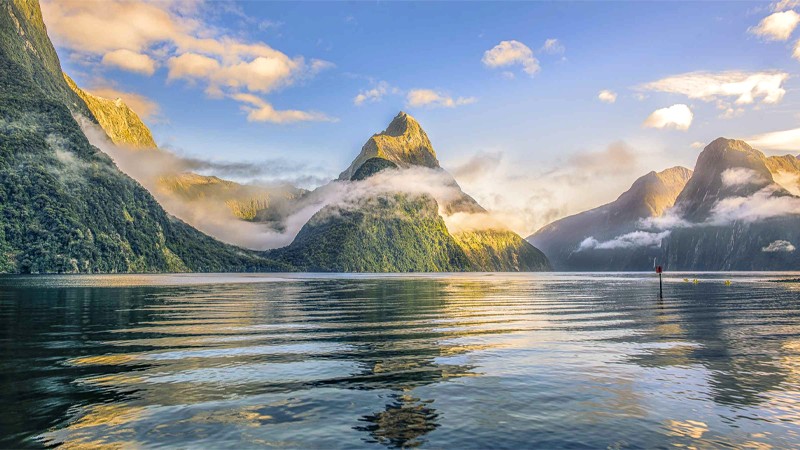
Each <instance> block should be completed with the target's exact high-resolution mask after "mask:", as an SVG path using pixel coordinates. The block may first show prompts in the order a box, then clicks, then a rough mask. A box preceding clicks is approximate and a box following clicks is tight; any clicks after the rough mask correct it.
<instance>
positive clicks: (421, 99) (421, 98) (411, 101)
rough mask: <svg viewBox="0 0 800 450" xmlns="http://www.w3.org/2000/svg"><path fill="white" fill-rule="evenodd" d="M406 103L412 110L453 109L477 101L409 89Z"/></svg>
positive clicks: (430, 91)
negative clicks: (418, 108) (422, 107)
mask: <svg viewBox="0 0 800 450" xmlns="http://www.w3.org/2000/svg"><path fill="white" fill-rule="evenodd" d="M406 101H407V104H408V106H409V107H412V108H414V107H420V106H430V107H444V108H455V107H456V106H462V105H469V104H470V103H475V102H476V101H477V99H476V98H475V97H458V98H453V97H450V96H448V95H445V94H443V93H441V92H437V91H434V90H431V89H411V90H410V91H408V95H407V96H406Z"/></svg>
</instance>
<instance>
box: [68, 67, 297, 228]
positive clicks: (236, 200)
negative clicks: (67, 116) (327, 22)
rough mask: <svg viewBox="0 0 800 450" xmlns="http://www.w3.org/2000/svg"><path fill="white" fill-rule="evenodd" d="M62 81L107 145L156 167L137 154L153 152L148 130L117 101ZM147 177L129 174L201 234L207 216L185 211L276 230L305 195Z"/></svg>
mask: <svg viewBox="0 0 800 450" xmlns="http://www.w3.org/2000/svg"><path fill="white" fill-rule="evenodd" d="M64 79H65V80H66V81H67V85H68V86H69V87H70V89H72V91H73V92H74V93H75V94H77V95H78V96H79V97H80V98H81V99H82V100H83V101H84V102H85V104H86V107H87V108H88V109H89V111H90V112H91V114H92V115H93V116H94V117H95V118H96V119H97V120H98V124H99V125H100V126H101V128H102V129H103V131H105V133H106V134H107V135H108V137H109V138H111V140H112V142H113V143H114V144H115V145H118V146H120V149H119V150H121V151H128V150H133V151H134V152H135V158H128V159H129V160H130V161H129V163H130V164H134V165H137V166H143V167H149V166H155V165H157V164H158V162H157V161H158V160H154V156H155V155H154V154H153V153H152V152H150V151H140V150H156V151H157V150H158V147H157V146H156V143H155V141H154V140H153V137H152V133H151V132H150V129H149V128H147V125H145V124H144V122H142V120H141V119H140V118H139V116H138V115H137V114H136V113H135V112H134V111H133V110H132V109H130V108H129V107H128V106H127V105H126V104H125V103H124V102H123V101H122V100H121V99H115V100H112V99H107V98H104V97H101V96H98V95H94V94H91V93H88V92H86V91H84V90H83V89H81V88H80V87H78V85H77V84H76V83H75V82H74V81H73V80H72V79H71V78H70V77H69V76H68V75H67V74H64ZM120 162H121V161H117V163H120ZM139 172H142V173H139ZM152 172H153V171H152V170H145V171H137V170H130V171H129V172H128V174H129V175H131V176H132V177H134V178H136V179H137V181H139V182H140V183H142V184H143V185H144V186H145V187H146V188H147V189H148V190H150V193H151V194H153V195H154V196H155V197H156V199H157V200H158V201H159V203H160V204H161V205H162V206H163V207H164V208H165V209H167V210H168V211H169V212H170V214H173V215H176V216H180V217H181V219H182V220H185V221H186V222H187V223H189V224H190V225H192V226H195V227H198V228H201V229H202V228H204V225H205V222H204V220H205V219H206V218H208V217H209V214H185V212H186V211H199V210H204V209H210V210H213V211H215V213H214V214H219V212H220V211H223V214H224V211H225V210H226V209H227V210H228V211H230V214H231V215H232V216H233V217H235V218H238V219H241V220H244V221H249V222H257V223H261V224H265V225H266V226H267V227H269V228H270V229H274V230H281V229H282V227H283V224H282V220H283V219H284V218H285V217H286V216H287V215H288V214H289V212H290V211H291V209H292V208H291V206H292V205H291V203H292V202H294V201H296V200H298V199H299V198H300V197H302V196H303V195H304V194H305V193H306V191H305V190H303V189H298V188H296V187H294V186H290V185H279V186H269V187H267V186H253V185H243V184H240V183H236V182H234V181H230V180H224V179H222V178H219V177H216V176H208V175H200V174H197V173H193V172H186V171H175V172H164V173H162V174H160V175H159V176H158V177H157V179H155V180H151V179H149V177H150V176H151V173H152ZM142 174H144V175H145V176H142ZM182 213H184V214H182ZM213 220H219V219H218V218H214V219H213ZM205 228H207V230H206V231H207V232H209V234H211V235H212V236H214V237H216V238H218V239H219V238H222V237H223V236H221V235H216V234H215V233H214V232H215V231H217V229H215V228H213V227H211V228H208V227H205Z"/></svg>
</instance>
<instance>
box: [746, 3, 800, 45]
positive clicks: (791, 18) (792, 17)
mask: <svg viewBox="0 0 800 450" xmlns="http://www.w3.org/2000/svg"><path fill="white" fill-rule="evenodd" d="M798 23H800V14H797V13H796V12H794V11H792V10H788V11H781V12H775V13H772V14H770V15H769V16H767V17H765V18H763V19H762V20H761V22H759V23H758V25H757V26H755V27H752V28H750V29H749V30H748V31H749V32H750V33H752V34H754V35H756V36H759V37H761V38H762V39H764V40H767V41H785V40H787V39H789V37H790V36H791V35H792V33H793V32H794V29H795V28H797V25H798Z"/></svg>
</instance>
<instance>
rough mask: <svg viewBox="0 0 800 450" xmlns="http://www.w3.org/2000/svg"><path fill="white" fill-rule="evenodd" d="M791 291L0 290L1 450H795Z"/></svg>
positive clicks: (705, 278)
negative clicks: (265, 449) (58, 448)
mask: <svg viewBox="0 0 800 450" xmlns="http://www.w3.org/2000/svg"><path fill="white" fill-rule="evenodd" d="M792 277H794V278H796V277H797V274H736V275H731V274H702V275H696V276H693V277H692V278H699V279H700V282H699V283H698V284H694V283H684V282H682V281H681V280H682V278H683V276H682V275H679V274H678V275H674V276H673V277H667V279H666V280H665V299H664V300H663V301H659V300H658V299H657V296H656V295H655V294H656V291H655V290H654V288H655V287H656V286H657V284H656V283H654V279H653V278H652V277H651V276H649V275H642V274H604V275H600V274H580V275H567V274H549V275H543V274H537V275H528V274H519V275H505V274H489V275H486V274H456V275H446V274H442V275H429V276H407V277H406V276H353V275H350V276H344V275H343V276H341V277H336V276H311V275H285V276H284V275H274V276H269V275H265V276H256V275H241V276H239V275H191V276H186V275H184V276H168V275H153V276H102V277H74V276H68V277H38V278H36V277H6V278H0V330H1V331H0V333H2V334H0V338H1V339H2V346H0V401H2V403H3V405H4V413H5V414H3V415H0V429H2V433H0V446H2V447H9V446H12V447H20V446H32V447H36V446H41V445H48V446H54V445H63V446H66V447H90V446H106V445H108V446H126V445H130V446H144V447H148V446H155V445H162V446H183V447H185V446H191V447H214V448H220V447H244V448H249V447H253V446H259V445H269V446H284V447H291V448H308V447H313V448H352V447H378V448H380V447H392V448H394V447H417V446H420V447H433V448H441V447H458V448H483V447H493V448H516V447H520V446H523V447H537V446H538V447H546V448H564V447H581V446H583V447H587V446H588V447H615V448H627V447H632V448H637V447H667V446H695V447H718V446H733V447H742V448H744V447H756V446H760V447H765V448H768V447H770V446H772V447H797V446H799V445H800V436H798V431H800V413H798V412H797V411H800V303H798V300H800V284H798V283H773V282H771V281H769V280H771V279H781V278H792ZM725 280H732V283H731V284H730V285H729V286H728V285H725V283H724V281H725Z"/></svg>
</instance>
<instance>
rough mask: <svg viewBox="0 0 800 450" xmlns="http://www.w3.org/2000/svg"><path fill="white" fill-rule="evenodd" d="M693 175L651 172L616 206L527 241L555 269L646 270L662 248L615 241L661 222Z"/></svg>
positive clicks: (560, 222) (676, 170) (591, 212)
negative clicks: (647, 222) (651, 221)
mask: <svg viewBox="0 0 800 450" xmlns="http://www.w3.org/2000/svg"><path fill="white" fill-rule="evenodd" d="M691 176H692V171H691V170H689V169H687V168H685V167H673V168H670V169H666V170H664V171H662V172H650V173H648V174H647V175H644V176H642V177H641V178H639V179H638V180H636V181H635V182H634V183H633V185H632V186H631V187H630V189H628V190H627V191H625V192H624V193H623V194H622V195H620V196H619V198H617V199H616V200H615V201H613V202H611V203H609V204H606V205H603V206H600V207H597V208H595V209H591V210H589V211H585V212H582V213H580V214H576V215H573V216H569V217H565V218H563V219H560V220H557V221H555V222H553V223H551V224H549V225H546V226H545V227H543V228H541V229H540V230H539V231H537V232H536V233H534V234H533V235H531V236H529V237H528V238H527V239H528V241H529V242H531V243H532V244H534V245H535V246H537V247H538V248H540V249H542V251H543V252H544V253H545V254H546V255H548V257H549V258H550V261H551V263H552V264H553V267H554V268H555V269H556V270H634V269H636V268H640V269H641V268H645V269H646V268H647V267H649V266H652V263H653V258H656V257H658V256H659V255H660V248H659V247H655V246H652V245H639V246H633V245H632V243H631V244H627V243H625V242H624V241H619V242H617V243H614V239H615V238H617V237H618V236H625V235H628V234H629V233H635V232H636V231H637V230H639V229H641V225H640V222H641V221H642V220H645V219H649V218H654V217H661V216H662V215H663V214H664V213H665V212H666V211H667V210H669V208H671V207H672V206H673V205H674V204H675V199H676V198H677V197H678V195H679V194H680V192H681V191H682V190H683V188H684V186H686V183H687V182H688V181H689V178H691ZM631 238H633V236H632V237H631ZM603 243H606V244H605V245H602V244H603ZM605 267H608V269H605Z"/></svg>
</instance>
